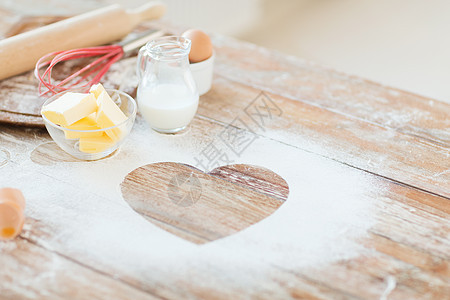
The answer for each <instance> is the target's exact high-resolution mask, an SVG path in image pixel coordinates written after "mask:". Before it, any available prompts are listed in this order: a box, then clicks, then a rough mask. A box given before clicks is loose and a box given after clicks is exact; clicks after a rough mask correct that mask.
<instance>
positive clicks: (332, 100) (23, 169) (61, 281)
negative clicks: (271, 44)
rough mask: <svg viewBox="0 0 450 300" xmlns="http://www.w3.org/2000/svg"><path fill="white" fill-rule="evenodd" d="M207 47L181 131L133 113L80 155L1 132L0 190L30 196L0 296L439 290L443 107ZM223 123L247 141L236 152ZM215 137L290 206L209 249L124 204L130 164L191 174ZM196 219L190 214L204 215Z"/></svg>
mask: <svg viewBox="0 0 450 300" xmlns="http://www.w3.org/2000/svg"><path fill="white" fill-rule="evenodd" d="M23 2H24V1H18V2H17V3H18V4H17V7H19V6H20V5H19V4H23ZM44 2H45V1H44ZM100 2H101V1H99V3H100ZM89 3H90V2H89ZM9 5H10V7H6V6H5V7H1V6H0V16H1V18H0V24H1V27H0V28H1V32H0V34H1V35H2V36H5V35H6V34H7V33H8V32H10V30H12V29H11V28H13V26H14V24H17V23H18V22H20V20H21V19H20V17H21V15H20V13H18V11H17V10H13V9H11V6H14V4H11V3H10V4H9ZM74 5H75V4H74ZM77 5H78V4H77ZM68 11H69V10H68ZM160 26H164V25H161V24H160ZM13 29H14V28H13ZM174 33H176V34H179V33H180V32H177V31H176V30H175V32H174ZM212 40H213V44H214V48H215V51H216V64H215V70H214V81H213V87H212V89H211V90H210V91H209V92H208V93H207V94H205V95H203V96H202V97H201V98H200V104H199V109H198V112H197V115H196V116H195V119H194V120H193V122H192V124H191V125H190V126H189V128H188V129H187V130H186V131H185V132H183V133H181V134H177V135H161V134H157V133H155V132H152V131H151V130H150V129H149V127H148V125H147V124H146V123H145V122H144V121H143V119H142V118H141V117H140V116H138V118H137V120H136V124H135V126H134V128H133V131H132V133H131V135H130V136H129V138H128V139H127V141H126V143H125V144H124V145H123V146H122V148H121V150H120V151H119V152H118V153H115V154H113V155H112V156H111V157H108V158H106V159H102V160H99V161H95V162H81V161H77V160H76V159H72V158H71V157H70V156H68V155H66V154H64V152H62V151H61V150H59V149H58V148H57V146H56V145H55V144H54V143H53V142H52V140H51V138H50V136H49V135H48V134H47V132H46V131H45V129H40V128H24V127H20V126H14V125H0V187H3V186H13V187H17V188H20V189H21V190H22V191H23V192H24V194H25V197H26V198H27V210H26V215H27V220H26V223H25V226H24V230H23V232H22V234H21V235H20V236H19V237H18V238H16V239H15V240H13V241H9V242H0V266H1V268H0V299H289V298H295V299H450V260H449V259H450V218H449V214H450V117H449V116H450V105H449V104H446V103H443V102H439V101H437V100H433V99H428V98H424V97H421V96H418V95H414V94H411V93H408V92H404V91H401V90H398V89H394V88H390V87H386V86H382V85H380V84H377V83H374V82H370V81H367V80H364V79H361V78H358V77H353V76H349V75H346V74H342V73H340V72H337V71H334V70H330V69H327V68H324V67H322V66H319V65H316V64H314V63H312V62H309V61H305V60H302V59H300V58H296V57H292V56H286V55H283V54H281V53H277V52H274V51H271V50H268V49H264V48H261V47H258V46H255V45H252V44H249V43H245V42H242V41H238V40H235V39H232V38H229V37H225V36H220V35H215V34H212ZM134 63H135V57H129V58H126V59H124V60H122V61H121V62H119V63H117V65H116V66H115V67H113V70H112V71H111V72H110V74H109V75H107V76H109V78H108V77H107V78H108V80H109V82H115V84H116V85H117V86H118V87H123V86H126V87H127V88H129V87H130V86H133V85H134V86H135V84H136V82H135V81H133V78H132V77H133V76H132V75H130V74H131V73H130V72H132V71H133V70H134ZM114 68H115V69H114ZM121 74H122V75H121ZM128 75H130V76H131V77H129V76H128ZM405 76H407V74H405ZM19 77H20V80H19V82H28V84H36V82H35V81H34V78H33V76H32V75H31V74H24V75H20V76H19ZM19 77H17V78H19ZM17 78H16V79H17ZM130 78H131V79H130ZM14 80H15V79H14V78H12V79H7V80H5V81H3V82H0V84H2V87H3V89H5V86H8V84H9V83H11V82H16V81H14ZM16 83H17V82H16ZM6 94H7V93H6ZM256 112H259V113H260V114H259V115H258V114H257V113H256ZM230 124H231V125H232V126H231V127H230ZM227 128H237V129H241V130H240V132H241V133H242V134H243V136H244V137H245V140H246V141H247V142H248V141H251V142H248V145H247V147H246V148H245V149H243V150H242V151H239V152H238V153H237V152H233V151H232V150H231V149H230V148H227V147H226V146H224V143H223V139H222V133H223V132H224V130H226V129H227ZM211 145H214V146H216V148H219V149H220V150H221V151H222V152H223V153H226V154H227V156H228V158H229V160H230V161H229V163H230V162H233V163H240V164H248V165H258V166H261V167H264V168H267V169H270V170H272V171H273V172H275V173H277V174H278V175H279V176H281V177H282V178H283V179H284V180H285V181H286V182H287V184H288V186H289V191H288V194H289V196H288V198H287V200H286V201H285V202H284V203H283V204H282V205H281V206H280V205H276V206H274V210H276V211H275V212H274V213H272V214H271V215H270V216H268V217H267V218H265V219H262V220H260V221H259V222H256V223H254V224H253V225H251V226H250V227H248V228H244V227H243V228H239V230H237V231H238V232H236V233H234V234H231V235H228V236H225V237H223V238H220V239H214V238H213V239H211V241H209V242H206V243H205V242H204V241H203V242H202V243H195V242H192V240H189V239H185V238H183V237H182V235H177V234H172V233H170V230H169V231H166V230H164V228H161V227H159V226H155V224H152V223H149V222H147V221H146V219H145V218H143V217H142V216H140V215H139V214H137V213H136V212H135V211H134V210H133V209H132V208H131V207H130V206H129V205H128V204H127V201H126V200H127V194H126V193H125V192H126V191H127V190H131V192H132V191H133V188H130V187H129V186H128V187H127V188H124V184H126V183H127V180H129V176H130V174H131V175H132V174H134V173H133V170H136V169H138V168H139V167H142V166H145V165H148V164H153V163H157V162H179V163H181V164H189V165H192V166H196V167H198V168H199V169H202V166H201V165H200V164H199V158H200V157H201V156H202V155H203V154H204V151H205V149H207V148H208V147H210V146H211ZM217 164H218V165H220V162H217ZM153 166H156V165H153ZM214 167H215V166H212V165H211V164H210V165H209V166H206V169H203V170H204V171H210V170H211V169H213V168H214ZM150 168H151V167H150ZM130 172H131V173H130ZM129 173H130V174H129ZM127 174H128V175H127ZM216 175H217V174H216ZM127 176H128V177H127ZM205 176H206V175H205ZM274 178H278V177H274ZM265 179H267V178H265ZM267 180H268V179H267ZM275 181H276V182H278V183H281V182H284V181H283V180H282V179H277V180H275ZM149 185H150V183H149V184H147V185H146V187H147V188H148V189H151V186H150V187H149ZM286 188H287V187H282V189H286ZM124 191H125V192H124ZM224 191H225V190H222V189H218V190H216V192H217V201H218V203H219V202H220V201H224V199H228V197H229V194H227V193H232V191H231V190H230V191H229V192H224ZM221 192H222V194H221ZM284 192H285V193H287V190H284ZM222 204H223V203H222ZM186 209H189V208H186ZM186 212H187V210H186ZM235 213H236V215H239V211H237V212H235ZM207 214H208V211H199V212H195V213H194V216H195V217H196V218H198V220H200V221H199V222H200V223H202V218H204V217H205V215H207ZM269 214H270V213H269ZM180 216H181V218H182V217H183V214H182V213H181V215H180ZM191 217H192V215H191ZM230 222H231V223H230V224H229V225H230V226H233V225H234V224H232V220H231V221H230ZM208 226H209V225H208ZM211 226H212V227H214V226H215V225H214V224H212V225H211ZM246 226H248V225H246ZM241 229H242V230H241ZM185 230H187V231H189V229H185Z"/></svg>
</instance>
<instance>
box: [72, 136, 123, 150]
mask: <svg viewBox="0 0 450 300" xmlns="http://www.w3.org/2000/svg"><path fill="white" fill-rule="evenodd" d="M114 144H115V142H114V141H113V140H112V139H111V138H110V137H109V136H107V135H106V134H103V135H102V136H99V137H82V138H80V141H79V149H80V151H82V152H85V153H99V152H103V151H106V150H107V149H109V148H110V147H112V146H113V145H114Z"/></svg>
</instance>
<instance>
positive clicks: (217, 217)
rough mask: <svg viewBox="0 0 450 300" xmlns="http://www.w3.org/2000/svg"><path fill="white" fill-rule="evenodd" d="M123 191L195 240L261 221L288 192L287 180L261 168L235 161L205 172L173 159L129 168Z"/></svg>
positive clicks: (159, 221)
mask: <svg viewBox="0 0 450 300" xmlns="http://www.w3.org/2000/svg"><path fill="white" fill-rule="evenodd" d="M230 171H231V172H230ZM266 178H267V180H265V179H266ZM121 190H122V195H123V197H124V199H125V201H127V202H128V204H129V205H130V206H131V207H132V208H133V209H134V210H135V211H136V212H138V213H139V214H140V215H142V216H143V217H144V218H146V219H147V220H148V221H150V222H152V223H153V224H156V225H157V226H159V227H161V228H163V229H164V230H166V231H168V232H171V233H173V234H175V235H177V236H179V237H182V238H184V239H186V240H188V241H191V242H194V243H197V244H204V243H206V242H211V241H214V240H217V239H220V238H224V237H227V236H229V235H231V234H234V233H236V232H239V231H240V230H243V229H245V228H247V227H249V226H251V225H253V224H255V223H257V222H259V221H261V220H263V219H264V218H266V217H267V216H269V215H270V214H272V213H273V212H274V211H276V210H277V209H278V208H279V207H280V206H281V205H282V204H283V203H284V201H286V199H287V197H288V194H289V187H288V185H287V183H286V181H285V180H284V179H283V178H281V177H280V176H279V175H277V174H275V173H274V172H272V171H270V170H267V169H265V168H262V167H257V166H249V165H231V166H224V167H220V168H216V169H214V170H212V171H211V172H210V173H208V174H205V173H203V172H202V171H200V170H198V169H196V168H193V167H191V166H189V165H183V164H178V163H169V162H162V163H157V164H150V165H146V166H143V167H140V168H138V169H136V170H134V171H132V172H130V173H129V174H128V175H127V176H126V177H125V180H124V181H123V182H122V184H121Z"/></svg>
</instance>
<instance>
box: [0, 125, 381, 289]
mask: <svg viewBox="0 0 450 300" xmlns="http://www.w3.org/2000/svg"><path fill="white" fill-rule="evenodd" d="M204 122H207V121H205V120H200V121H198V120H197V121H196V122H195V124H191V125H190V128H188V129H187V130H185V131H184V132H182V133H180V134H176V135H162V134H158V133H156V132H154V131H152V130H151V129H150V127H149V125H148V124H146V123H145V122H144V121H143V120H142V118H141V117H138V119H137V121H136V124H135V126H134V129H133V131H132V133H131V134H130V136H129V138H128V139H127V141H126V142H125V144H124V145H123V146H122V148H121V150H120V151H119V152H118V153H116V154H114V155H113V156H112V157H110V158H107V159H103V160H99V161H93V162H58V163H55V164H53V165H38V164H36V163H35V162H33V161H31V160H30V159H29V158H28V159H23V160H19V159H18V158H19V157H23V156H21V155H20V156H15V159H13V162H12V163H10V164H8V165H6V166H5V167H3V168H2V170H1V171H2V172H1V173H0V181H1V183H2V186H12V187H17V188H20V189H21V190H22V192H23V193H24V195H25V197H26V199H27V209H26V214H27V216H28V217H30V218H33V219H35V220H37V221H38V222H39V223H40V224H42V225H45V227H46V231H48V232H49V233H50V236H49V237H48V238H46V237H40V236H33V235H32V234H30V235H27V236H28V238H30V239H31V240H35V241H37V243H38V244H40V245H42V246H44V247H45V248H48V249H52V250H53V251H56V252H59V253H64V255H66V256H70V257H73V258H74V259H75V260H77V261H80V262H81V263H83V264H87V265H90V266H92V267H93V268H95V269H99V270H102V271H104V272H108V273H111V274H120V275H118V276H119V277H120V276H125V277H126V276H131V277H133V278H140V280H142V281H143V282H165V283H166V284H167V286H170V285H173V287H171V288H173V289H175V290H176V289H177V287H176V285H177V282H179V281H182V280H184V279H185V278H187V277H188V278H193V279H192V280H193V282H197V283H198V284H200V282H202V280H203V282H212V281H214V282H215V284H217V286H221V287H223V288H224V289H226V288H227V287H228V288H242V289H246V288H251V287H252V286H253V287H254V288H259V289H261V287H258V284H259V283H260V282H262V281H264V282H267V281H268V280H269V281H270V276H272V275H271V274H274V272H281V274H284V273H283V272H285V271H287V272H290V271H298V270H304V269H305V268H321V267H325V266H326V265H328V264H332V263H335V262H338V261H340V260H343V259H351V258H354V257H358V256H360V255H363V254H364V253H365V251H366V250H365V249H364V248H363V247H362V246H359V244H358V243H357V242H356V240H359V239H361V238H364V237H365V236H366V233H367V231H368V230H369V229H370V228H371V227H372V226H373V224H374V215H375V212H374V209H375V208H374V205H373V200H372V198H373V194H374V193H378V192H379V191H380V189H382V188H383V187H380V186H377V184H375V183H374V182H373V179H372V177H370V176H369V175H365V174H364V173H362V172H360V171H358V170H355V169H352V168H350V167H347V166H343V165H342V164H339V163H337V162H334V161H331V160H329V159H325V158H323V157H320V156H318V155H315V154H311V153H308V152H305V151H303V150H299V149H298V148H294V147H292V146H288V145H286V144H283V143H280V142H277V141H274V140H271V139H268V138H261V137H260V138H258V139H257V140H255V142H254V143H253V144H252V145H250V146H249V148H247V149H246V150H245V151H244V152H243V154H242V156H240V157H238V156H236V155H234V157H233V158H234V160H235V163H246V164H254V165H259V166H262V167H266V168H269V169H271V170H273V171H274V172H276V173H278V174H279V175H281V176H282V177H283V178H284V179H285V180H286V181H287V182H288V184H289V188H290V194H289V198H288V200H287V202H286V203H285V204H283V205H282V206H281V207H280V209H279V210H277V211H276V212H275V213H274V214H272V215H271V216H269V217H268V218H266V219H264V220H262V221H260V222H259V223H257V224H255V225H253V226H251V227H249V228H247V229H245V230H243V231H241V232H239V233H236V234H234V235H232V236H229V237H226V238H223V239H221V240H217V241H214V242H211V243H208V244H205V245H201V246H199V245H195V244H192V243H190V242H188V241H185V240H183V239H181V238H179V237H177V236H174V235H172V234H170V233H168V232H166V231H164V230H162V229H160V228H159V227H157V226H155V225H153V224H151V223H149V222H147V221H146V220H145V219H144V218H143V217H141V216H140V215H138V214H137V213H136V212H135V211H133V210H132V209H131V208H130V207H129V206H128V204H127V203H126V202H125V201H124V200H123V198H122V196H121V193H120V188H119V186H120V183H121V182H122V180H123V178H124V177H125V176H126V175H127V174H128V173H129V172H130V171H132V170H134V169H135V168H138V167H140V166H142V165H145V164H149V163H154V162H161V161H175V162H182V163H187V164H191V165H195V160H194V157H195V156H196V155H198V153H200V152H201V151H202V150H203V149H204V147H205V146H206V145H207V144H208V143H209V142H211V141H215V140H216V138H215V137H216V135H217V134H218V132H220V131H221V130H222V128H221V127H215V126H214V127H212V129H211V128H208V129H207V130H208V131H207V132H205V134H199V133H200V132H203V131H204V130H205V129H204V128H205V123H204ZM266 134H267V135H268V136H269V137H271V138H273V139H281V140H284V139H285V138H289V137H288V136H281V133H279V132H277V131H269V132H266ZM291 138H292V137H291ZM298 139H301V137H298ZM46 142H48V139H47V138H43V137H37V138H36V139H35V140H34V143H36V146H38V145H39V144H40V143H46ZM305 142H307V141H305ZM309 143H310V144H309V148H310V149H311V148H314V151H318V152H319V153H320V152H326V151H323V150H320V149H319V148H320V147H319V146H318V145H315V144H314V143H313V142H309ZM27 148H28V147H27ZM9 149H10V150H12V151H14V149H11V148H9ZM224 149H226V148H224ZM227 151H228V154H229V155H230V156H232V155H233V153H231V151H230V150H227ZM31 169H33V170H37V172H39V173H38V174H37V175H36V171H33V172H32V171H29V170H31ZM79 187H82V188H79ZM200 201H201V199H200ZM27 231H28V230H27ZM31 231H32V228H31ZM242 270H245V272H242ZM56 274H57V273H55V274H53V275H54V276H57V275H56ZM46 276H50V274H47V275H46ZM279 276H283V275H279ZM255 278H256V279H255ZM289 278H291V277H289ZM263 289H267V292H268V293H269V294H270V293H271V292H273V291H277V292H279V288H277V286H276V284H275V283H270V284H267V286H265V287H264V288H263Z"/></svg>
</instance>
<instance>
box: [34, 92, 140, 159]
mask: <svg viewBox="0 0 450 300" xmlns="http://www.w3.org/2000/svg"><path fill="white" fill-rule="evenodd" d="M106 91H107V92H108V94H109V96H110V97H111V99H112V100H113V101H114V102H115V103H116V104H117V106H119V108H120V109H121V110H122V112H123V113H124V114H125V116H127V119H126V120H125V121H123V122H122V123H120V124H117V125H116V126H113V127H108V128H102V129H95V130H76V129H69V128H64V127H63V126H60V125H57V124H55V123H53V122H51V121H50V120H49V119H47V118H46V117H45V116H44V115H43V114H42V112H41V115H42V118H43V119H44V124H45V127H46V128H47V131H48V133H49V134H50V136H51V137H52V139H53V141H55V143H56V144H57V145H58V146H59V147H60V148H61V149H63V150H64V151H65V152H67V153H69V154H70V155H72V156H73V157H75V158H78V159H82V160H96V159H101V158H104V157H106V156H108V155H110V154H111V153H113V152H114V151H116V150H117V149H118V148H119V147H120V145H122V143H123V142H124V140H125V139H126V137H127V136H128V134H129V133H130V131H131V128H132V127H133V124H134V120H135V118H136V112H137V104H136V101H135V100H134V99H133V98H132V97H131V96H130V95H128V94H126V93H124V92H121V91H119V90H114V89H106ZM68 92H74V93H80V92H86V91H85V90H80V89H72V90H67V91H64V92H61V93H58V94H55V95H53V96H51V97H50V98H48V99H47V100H46V101H45V102H44V104H43V107H44V106H46V105H48V104H49V103H51V102H53V101H55V100H56V99H58V98H59V97H61V96H62V95H64V94H65V93H68ZM111 130H113V131H115V132H117V131H118V130H120V136H119V138H118V139H117V140H116V141H112V140H110V139H108V138H107V135H106V133H107V132H111ZM99 136H100V137H106V138H105V139H104V140H102V139H101V138H100V139H99V138H98V137H99ZM82 139H83V140H82ZM106 139H107V140H106ZM80 143H83V149H82V150H83V151H82V150H80V148H81V147H80Z"/></svg>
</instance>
